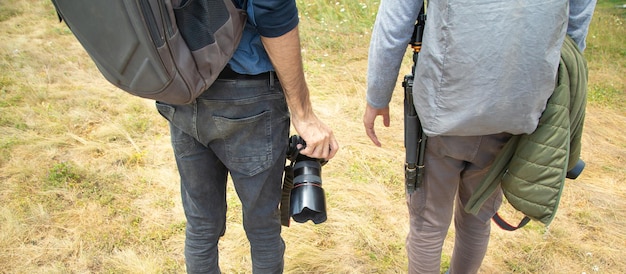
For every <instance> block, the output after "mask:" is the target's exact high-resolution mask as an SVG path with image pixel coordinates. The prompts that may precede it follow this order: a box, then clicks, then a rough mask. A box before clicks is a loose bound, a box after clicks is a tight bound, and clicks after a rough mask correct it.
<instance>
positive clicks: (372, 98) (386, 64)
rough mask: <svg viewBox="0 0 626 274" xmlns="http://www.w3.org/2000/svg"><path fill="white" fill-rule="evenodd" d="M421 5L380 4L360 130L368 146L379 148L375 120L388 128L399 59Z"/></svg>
mask: <svg viewBox="0 0 626 274" xmlns="http://www.w3.org/2000/svg"><path fill="white" fill-rule="evenodd" d="M422 4H423V2H422V1H419V0H418V1H404V0H383V1H381V3H380V6H379V8H378V14H377V16H376V22H375V23H374V30H373V31H372V37H371V40H370V48H369V55H368V67H367V91H366V95H367V96H366V102H367V105H366V107H365V113H364V114H363V126H364V127H365V133H366V134H367V136H368V137H369V138H370V140H372V142H373V143H374V144H375V145H377V146H381V143H380V141H379V140H378V137H377V136H376V131H375V130H374V126H375V121H376V117H378V116H382V118H383V125H384V126H385V127H389V121H390V118H389V102H390V101H391V95H392V93H393V90H394V88H395V87H396V84H397V81H398V74H399V70H400V66H401V63H402V58H403V57H404V54H405V53H406V51H407V48H408V46H409V40H410V38H411V34H412V33H413V27H414V25H415V21H416V19H417V14H418V13H419V10H420V8H421V5H422Z"/></svg>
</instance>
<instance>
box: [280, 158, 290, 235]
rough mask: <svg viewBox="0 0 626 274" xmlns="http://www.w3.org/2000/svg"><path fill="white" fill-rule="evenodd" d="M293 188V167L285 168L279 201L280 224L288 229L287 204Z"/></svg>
mask: <svg viewBox="0 0 626 274" xmlns="http://www.w3.org/2000/svg"><path fill="white" fill-rule="evenodd" d="M292 188H293V167H292V166H285V174H284V180H283V193H282V197H281V199H280V223H281V224H282V225H283V226H286V227H289V219H290V218H291V216H290V215H289V202H290V199H291V189H292Z"/></svg>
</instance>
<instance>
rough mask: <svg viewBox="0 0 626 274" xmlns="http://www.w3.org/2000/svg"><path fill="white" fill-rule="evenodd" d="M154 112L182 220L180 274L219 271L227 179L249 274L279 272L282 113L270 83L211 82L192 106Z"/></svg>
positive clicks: (285, 116) (285, 129) (280, 98)
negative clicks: (161, 121)
mask: <svg viewBox="0 0 626 274" xmlns="http://www.w3.org/2000/svg"><path fill="white" fill-rule="evenodd" d="M157 109H158V110H159V113H161V115H163V116H164V117H165V118H166V119H167V120H168V121H169V122H170V130H171V139H172V146H173V148H174V154H175V156H176V164H177V166H178V171H179V173H180V178H181V196H182V201H183V208H184V210H185V216H186V218H187V229H186V239H185V259H186V265H187V272H188V273H220V269H219V264H218V240H219V238H220V237H221V236H222V235H224V232H225V229H226V208H227V205H226V182H227V175H228V174H229V173H230V175H231V177H232V180H233V183H234V187H235V190H236V192H237V195H238V196H239V199H240V200H241V203H242V211H243V226H244V229H245V232H246V235H247V237H248V241H249V242H250V247H251V257H252V264H253V266H252V268H253V272H254V273H282V271H283V255H284V252H285V243H284V242H283V240H282V238H281V236H280V232H281V224H280V212H279V209H278V204H279V202H280V198H281V187H282V174H283V168H284V165H285V154H286V150H287V146H288V143H289V142H288V137H289V125H290V120H289V112H288V108H287V104H286V102H285V97H284V94H283V91H282V88H281V87H280V84H279V83H278V82H275V83H274V82H272V83H270V81H268V80H267V79H256V80H251V79H248V80H218V81H216V82H215V83H214V84H213V85H212V86H211V87H210V88H209V89H208V90H207V91H206V92H204V93H203V94H202V95H201V96H200V97H199V98H198V99H197V100H196V101H195V102H194V103H192V104H189V105H183V106H179V105H168V104H163V103H159V102H157Z"/></svg>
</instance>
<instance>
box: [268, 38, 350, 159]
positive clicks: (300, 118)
mask: <svg viewBox="0 0 626 274" xmlns="http://www.w3.org/2000/svg"><path fill="white" fill-rule="evenodd" d="M261 41H262V42H263V46H265V49H266V51H267V54H268V55H269V57H270V60H271V61H272V65H274V68H275V69H276V73H277V74H278V79H279V80H280V84H281V86H282V87H283V90H284V91H285V98H286V99H287V105H288V106H289V111H290V112H291V122H292V124H293V126H294V128H295V129H296V131H297V132H298V134H299V135H300V137H302V139H303V140H304V141H305V142H306V148H304V149H303V150H301V151H300V153H302V154H304V155H306V156H309V157H311V158H317V159H325V160H329V159H331V158H333V157H334V156H335V154H336V153H337V151H338V150H339V144H338V143H337V140H336V139H335V135H334V134H333V131H332V130H331V129H330V128H329V127H328V126H326V125H325V124H324V123H323V122H322V121H321V120H320V119H319V118H317V116H316V115H315V113H314V112H313V107H312V106H311V101H310V99H309V88H308V86H307V84H306V81H305V79H304V70H303V67H302V55H301V53H300V51H301V49H300V36H299V32H298V27H297V26H296V28H294V29H293V30H291V31H289V32H287V33H285V34H284V35H282V36H279V37H261Z"/></svg>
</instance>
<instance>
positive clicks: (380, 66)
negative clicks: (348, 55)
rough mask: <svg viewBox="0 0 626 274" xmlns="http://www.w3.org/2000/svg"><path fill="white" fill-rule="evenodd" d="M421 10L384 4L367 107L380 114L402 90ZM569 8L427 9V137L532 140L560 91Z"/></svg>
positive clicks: (458, 0)
mask: <svg viewBox="0 0 626 274" xmlns="http://www.w3.org/2000/svg"><path fill="white" fill-rule="evenodd" d="M579 1H584V0H579ZM421 5H422V1H421V0H415V1H406V0H382V1H381V4H380V8H379V12H378V15H377V18H376V22H375V24H374V30H373V32H372V38H371V42H370V50H369V58H368V75H367V79H368V83H367V102H368V103H369V104H370V105H371V106H373V107H375V108H382V107H385V106H387V105H388V104H389V102H390V100H391V95H392V92H393V90H394V89H395V88H396V87H397V86H398V85H397V80H398V74H399V68H400V65H401V62H402V59H403V56H404V54H405V53H406V50H407V45H408V42H409V39H410V36H411V34H412V32H413V25H414V23H415V19H416V18H417V13H418V11H419V9H420V6H421ZM568 6H569V5H568V1H567V0H521V1H512V2H511V1H491V0H430V1H428V11H427V20H426V26H425V30H424V36H423V45H422V49H421V52H420V54H419V59H418V63H417V69H416V75H415V77H414V78H415V80H414V86H413V96H414V104H415V108H416V111H417V113H418V116H419V118H420V121H421V122H422V126H423V128H424V132H425V133H426V134H427V135H429V136H436V135H451V136H476V135H489V134H496V133H501V132H508V133H511V134H524V133H531V132H533V131H534V130H535V129H536V127H537V124H538V122H539V118H540V117H541V113H542V112H543V110H544V109H545V105H546V102H547V100H548V98H549V97H550V95H551V94H552V92H553V91H554V88H555V79H556V73H557V69H558V65H559V60H560V49H561V46H562V44H563V40H564V39H565V33H566V30H567V26H568V20H569V19H568V13H569V10H568ZM580 39H584V37H579V40H578V41H577V42H579V41H580ZM408 72H409V71H407V73H408Z"/></svg>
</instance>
